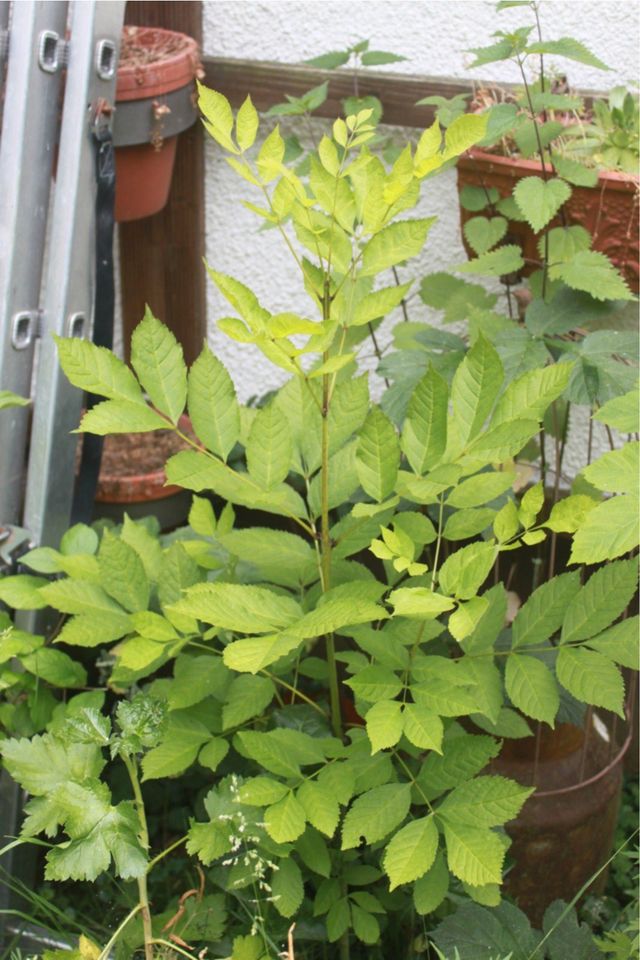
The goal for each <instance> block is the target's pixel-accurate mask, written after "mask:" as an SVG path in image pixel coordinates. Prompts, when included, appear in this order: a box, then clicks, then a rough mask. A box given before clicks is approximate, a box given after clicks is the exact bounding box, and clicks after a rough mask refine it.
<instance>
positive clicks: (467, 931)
mask: <svg viewBox="0 0 640 960" xmlns="http://www.w3.org/2000/svg"><path fill="white" fill-rule="evenodd" d="M469 892H471V891H469ZM562 907H564V904H562ZM431 936H432V939H433V940H434V942H435V943H436V945H437V947H438V948H439V949H440V951H441V952H442V954H443V956H445V957H454V956H455V950H456V949H457V948H459V956H460V958H461V960H471V958H477V960H486V958H487V957H491V958H496V960H497V958H504V960H506V958H507V957H509V958H510V960H527V958H528V957H536V960H537V955H538V954H539V953H540V952H541V951H539V950H538V944H539V942H540V939H541V935H540V933H539V932H538V931H537V930H534V929H533V928H532V926H531V923H530V921H529V919H528V918H527V917H526V916H525V914H524V913H523V912H522V911H521V910H519V909H518V908H517V907H515V906H514V905H513V904H511V903H508V902H506V901H505V900H503V901H502V903H501V904H500V905H499V906H497V907H494V908H493V909H487V908H486V906H480V905H479V904H478V903H472V902H471V901H469V900H467V901H466V902H464V903H462V904H461V905H460V906H459V907H458V909H457V910H456V911H455V913H452V914H449V915H448V916H447V917H446V918H445V919H444V920H443V921H442V922H441V923H439V924H438V926H437V928H436V929H435V930H434V931H433V933H432V934H431ZM548 942H549V941H547V942H546V944H545V947H546V945H547V944H548ZM574 943H575V941H572V945H571V948H570V949H568V950H566V951H565V952H564V953H563V954H561V955H557V956H556V957H555V958H554V960H587V957H588V955H587V954H577V953H575V954H574V952H573V949H572V948H573V945H574ZM543 949H544V948H543ZM590 956H591V958H592V960H593V957H594V954H593V953H592V952H590ZM551 957H553V954H551Z"/></svg>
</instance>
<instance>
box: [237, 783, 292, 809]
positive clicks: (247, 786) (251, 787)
mask: <svg viewBox="0 0 640 960" xmlns="http://www.w3.org/2000/svg"><path fill="white" fill-rule="evenodd" d="M288 792H289V791H288V787H287V786H286V784H284V783H280V782H279V781H278V780H272V779H271V777H251V779H250V780H245V781H244V783H243V784H241V786H240V790H239V792H238V800H239V801H240V802H241V803H246V804H248V806H250V807H266V806H269V805H270V804H273V803H277V802H278V800H282V798H283V797H284V796H286V794H287V793H288Z"/></svg>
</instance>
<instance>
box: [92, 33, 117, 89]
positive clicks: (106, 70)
mask: <svg viewBox="0 0 640 960" xmlns="http://www.w3.org/2000/svg"><path fill="white" fill-rule="evenodd" d="M117 60H118V54H117V51H116V45H115V43H114V42H113V40H99V41H98V43H97V44H96V73H97V74H98V76H99V77H100V79H101V80H111V78H112V77H113V75H114V74H115V72H116V64H117Z"/></svg>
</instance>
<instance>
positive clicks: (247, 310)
mask: <svg viewBox="0 0 640 960" xmlns="http://www.w3.org/2000/svg"><path fill="white" fill-rule="evenodd" d="M274 132H275V131H274ZM208 273H209V276H210V277H211V279H212V280H213V282H214V283H215V285H216V286H217V287H218V289H219V290H220V292H221V294H222V295H223V297H225V298H226V299H227V300H228V301H229V303H230V304H231V306H232V307H233V308H234V310H237V311H238V313H239V314H240V316H241V317H242V319H243V320H245V321H246V323H247V325H248V327H249V329H250V330H251V331H252V332H253V333H260V332H261V331H263V330H264V328H265V324H266V323H267V321H268V319H269V313H268V311H267V310H265V309H264V307H262V306H260V303H259V301H258V298H257V297H256V295H255V293H253V291H252V290H250V289H249V287H247V286H245V285H244V283H241V282H240V281H239V280H236V279H235V277H230V276H228V274H226V273H220V272H219V271H217V270H212V269H211V268H208Z"/></svg>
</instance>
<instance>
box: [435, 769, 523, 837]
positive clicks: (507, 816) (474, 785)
mask: <svg viewBox="0 0 640 960" xmlns="http://www.w3.org/2000/svg"><path fill="white" fill-rule="evenodd" d="M532 793H533V789H532V788H531V787H523V786H522V785H521V784H519V783H516V781H515V780H509V779H508V778H506V777H496V776H485V777H474V779H473V780H469V781H467V783H464V784H462V785H461V786H459V787H456V788H455V789H454V790H452V791H451V793H450V794H449V795H448V796H447V798H446V799H445V800H444V801H443V803H441V804H440V806H439V807H438V811H437V812H438V815H439V816H441V817H444V818H445V820H452V821H454V822H456V823H468V824H469V825H470V826H472V827H473V826H479V827H495V826H499V825H501V824H503V823H507V821H508V820H513V819H514V817H517V815H518V814H519V812H520V810H521V808H522V805H523V803H524V802H525V800H526V799H527V798H528V797H530V796H531V794H532Z"/></svg>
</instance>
